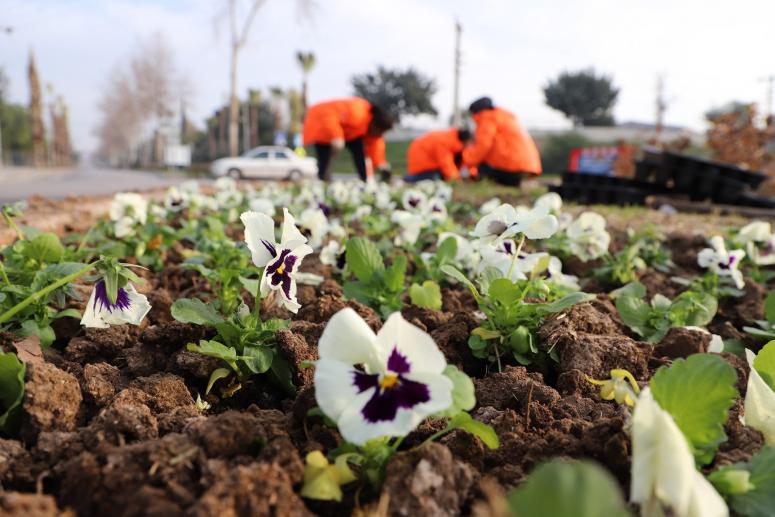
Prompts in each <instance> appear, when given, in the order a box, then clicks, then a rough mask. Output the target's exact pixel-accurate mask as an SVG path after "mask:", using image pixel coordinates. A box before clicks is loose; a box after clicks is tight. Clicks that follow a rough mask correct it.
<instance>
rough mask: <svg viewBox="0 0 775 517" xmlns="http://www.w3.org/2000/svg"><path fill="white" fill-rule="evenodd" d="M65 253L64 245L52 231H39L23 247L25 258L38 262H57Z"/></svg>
mask: <svg viewBox="0 0 775 517" xmlns="http://www.w3.org/2000/svg"><path fill="white" fill-rule="evenodd" d="M64 254H65V247H64V246H62V243H61V242H59V237H57V236H56V235H54V234H53V233H41V234H39V235H37V236H35V237H34V238H33V239H31V240H30V241H29V242H28V243H27V246H26V247H25V248H24V255H25V256H26V257H27V258H31V259H35V260H37V261H39V262H59V261H60V260H62V257H63V256H64Z"/></svg>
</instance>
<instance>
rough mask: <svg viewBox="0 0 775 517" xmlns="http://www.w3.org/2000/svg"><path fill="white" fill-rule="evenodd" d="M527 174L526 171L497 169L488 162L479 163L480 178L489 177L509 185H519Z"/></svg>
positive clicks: (496, 181)
mask: <svg viewBox="0 0 775 517" xmlns="http://www.w3.org/2000/svg"><path fill="white" fill-rule="evenodd" d="M527 175H528V173H525V172H515V171H504V170H503V169H496V168H495V167H490V166H489V165H487V164H486V163H482V164H480V165H479V177H480V178H482V179H484V178H489V179H491V180H493V181H494V182H495V183H500V184H501V185H508V186H510V187H518V186H519V184H520V183H521V182H522V178H523V177H525V176H527Z"/></svg>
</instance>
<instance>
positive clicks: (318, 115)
mask: <svg viewBox="0 0 775 517" xmlns="http://www.w3.org/2000/svg"><path fill="white" fill-rule="evenodd" d="M391 127H393V120H392V119H391V117H390V116H389V115H388V114H387V113H385V112H384V111H382V109H380V108H379V107H378V106H375V105H373V104H371V103H370V102H369V101H367V100H365V99H361V98H359V97H351V98H348V99H340V100H333V101H326V102H321V103H319V104H314V105H312V106H310V108H309V109H308V110H307V116H306V117H305V118H304V145H310V144H313V145H314V146H315V155H316V157H317V160H318V178H320V179H321V180H324V181H329V180H330V179H331V170H330V169H331V159H332V158H333V156H334V155H335V154H336V153H337V152H338V151H341V150H342V148H343V147H347V149H348V150H349V151H350V154H351V155H352V158H353V163H354V164H355V169H356V170H357V171H358V176H360V178H361V179H362V180H364V181H366V178H367V177H372V176H373V175H374V169H375V168H376V169H379V170H386V169H388V168H389V165H388V163H387V160H386V159H385V140H384V139H383V138H382V135H383V134H384V133H385V132H386V131H387V130H389V129H390V128H391Z"/></svg>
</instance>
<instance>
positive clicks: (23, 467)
mask: <svg viewBox="0 0 775 517" xmlns="http://www.w3.org/2000/svg"><path fill="white" fill-rule="evenodd" d="M33 482H34V476H33V475H32V457H31V456H30V453H29V452H27V449H25V448H24V447H22V444H21V442H18V441H16V440H3V439H0V485H2V486H3V488H4V489H6V490H7V489H9V488H11V487H14V488H22V487H24V488H29V487H30V486H31V485H32V483H33Z"/></svg>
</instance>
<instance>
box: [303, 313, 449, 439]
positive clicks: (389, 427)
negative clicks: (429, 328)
mask: <svg viewBox="0 0 775 517" xmlns="http://www.w3.org/2000/svg"><path fill="white" fill-rule="evenodd" d="M318 349H319V352H320V360H319V361H318V362H317V363H316V367H315V398H316V400H317V403H318V405H319V406H320V408H321V409H322V410H323V412H324V413H325V414H326V415H327V416H328V417H329V418H331V419H332V420H334V421H336V423H337V426H338V427H339V431H340V432H341V433H342V436H343V437H344V438H345V440H347V441H348V442H351V443H354V444H357V445H361V444H363V443H365V442H367V441H368V440H371V439H374V438H379V437H385V436H405V435H407V434H408V433H409V432H411V431H412V430H413V429H414V428H415V427H417V426H418V425H419V424H420V423H421V422H422V421H423V420H424V419H425V418H427V417H428V416H430V415H432V414H434V413H438V412H440V411H443V410H445V409H447V408H449V407H450V406H451V405H452V381H451V380H450V379H449V378H448V377H446V376H445V375H444V373H443V372H444V369H445V368H446V366H447V363H446V361H445V359H444V355H443V354H442V353H441V351H440V350H439V349H438V347H437V346H436V343H434V341H433V338H431V336H430V335H428V333H426V332H424V331H423V330H421V329H419V328H417V327H415V326H414V325H411V324H410V323H408V322H407V321H406V320H404V318H403V317H402V316H401V313H398V312H397V313H394V314H392V315H391V316H390V317H389V318H388V319H387V321H386V322H385V324H384V325H383V326H382V329H381V330H380V331H379V333H378V334H376V335H375V334H374V332H373V331H372V330H371V328H369V326H368V325H367V324H366V322H365V321H363V319H362V318H361V317H360V316H358V314H357V313H356V312H355V311H354V310H352V309H350V308H347V309H344V310H341V311H339V312H338V313H336V314H335V315H334V316H333V317H332V318H331V320H330V321H329V322H328V325H326V328H325V330H324V331H323V335H322V336H321V337H320V340H319V342H318ZM348 380H349V382H348Z"/></svg>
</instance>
